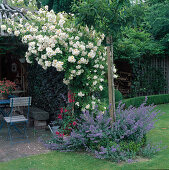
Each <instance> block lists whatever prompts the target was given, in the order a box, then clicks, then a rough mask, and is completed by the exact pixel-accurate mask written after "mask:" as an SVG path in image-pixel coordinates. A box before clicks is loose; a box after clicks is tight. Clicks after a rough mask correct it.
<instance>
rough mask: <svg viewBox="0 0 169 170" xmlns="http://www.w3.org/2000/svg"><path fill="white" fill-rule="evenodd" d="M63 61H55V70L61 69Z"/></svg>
mask: <svg viewBox="0 0 169 170" xmlns="http://www.w3.org/2000/svg"><path fill="white" fill-rule="evenodd" d="M63 64H64V63H63V62H62V61H58V62H57V63H56V69H57V71H63Z"/></svg>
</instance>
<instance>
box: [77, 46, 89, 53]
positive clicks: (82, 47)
mask: <svg viewBox="0 0 169 170" xmlns="http://www.w3.org/2000/svg"><path fill="white" fill-rule="evenodd" d="M79 48H80V49H81V50H82V51H85V49H86V47H85V46H84V45H79ZM86 54H87V53H86Z"/></svg>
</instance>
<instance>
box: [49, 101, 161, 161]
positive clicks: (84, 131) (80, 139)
mask: <svg viewBox="0 0 169 170" xmlns="http://www.w3.org/2000/svg"><path fill="white" fill-rule="evenodd" d="M145 104H146V103H143V104H142V105H141V106H140V107H139V108H134V107H130V108H128V109H126V110H124V105H121V104H120V105H119V107H118V109H117V110H116V122H114V123H113V124H112V125H111V119H110V118H109V114H108V113H105V114H102V113H100V112H99V111H98V110H97V109H95V110H94V111H93V112H92V113H90V114H89V111H86V112H84V113H82V114H81V116H80V118H79V119H77V127H76V128H75V129H73V130H72V132H71V134H70V137H68V138H63V135H59V133H58V132H57V133H58V134H56V135H55V137H54V138H52V139H51V140H50V141H49V142H48V143H46V146H47V147H48V148H50V149H52V150H61V151H77V150H84V151H85V150H87V151H89V152H92V153H94V154H95V156H96V157H97V158H100V159H110V160H112V161H117V162H120V161H132V160H134V159H136V157H137V156H143V157H151V156H152V155H153V154H155V153H156V152H158V151H159V150H160V146H159V145H156V146H152V145H151V144H149V143H147V141H146V134H147V132H149V131H150V130H151V129H152V128H153V127H154V123H155V122H156V121H157V120H158V116H159V113H160V111H158V110H155V106H153V105H151V106H145Z"/></svg>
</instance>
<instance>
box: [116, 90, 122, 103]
mask: <svg viewBox="0 0 169 170" xmlns="http://www.w3.org/2000/svg"><path fill="white" fill-rule="evenodd" d="M122 99H123V95H122V94H121V92H120V91H119V90H117V89H115V101H116V102H119V101H120V100H122Z"/></svg>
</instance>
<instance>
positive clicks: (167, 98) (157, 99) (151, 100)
mask: <svg viewBox="0 0 169 170" xmlns="http://www.w3.org/2000/svg"><path fill="white" fill-rule="evenodd" d="M145 97H146V96H140V97H134V98H130V99H124V100H122V103H125V106H126V108H128V107H129V106H131V105H132V106H134V107H139V106H140V105H141V104H142V103H143V102H144V101H145ZM165 103H169V94H160V95H151V96H147V102H146V105H150V104H155V105H158V104H165ZM116 106H118V102H116Z"/></svg>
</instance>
